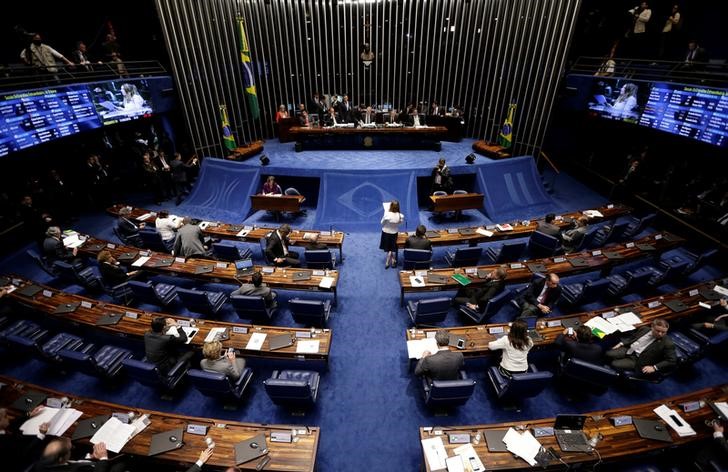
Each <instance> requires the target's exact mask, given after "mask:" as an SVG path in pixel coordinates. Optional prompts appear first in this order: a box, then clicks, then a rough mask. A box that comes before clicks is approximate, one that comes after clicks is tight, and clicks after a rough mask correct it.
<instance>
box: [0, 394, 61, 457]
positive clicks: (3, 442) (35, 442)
mask: <svg viewBox="0 0 728 472" xmlns="http://www.w3.org/2000/svg"><path fill="white" fill-rule="evenodd" d="M43 408H44V407H43V406H38V407H36V408H35V409H33V411H30V412H28V414H27V415H22V416H18V417H17V418H15V419H14V420H12V421H11V420H10V417H9V416H8V411H7V409H5V408H0V454H1V455H2V456H1V457H3V466H4V467H6V468H7V470H26V469H27V468H28V467H29V466H30V465H31V464H32V463H33V462H34V461H36V460H37V459H38V458H39V457H41V454H42V452H43V448H44V447H45V445H46V442H47V439H48V438H47V436H46V434H47V433H48V428H49V427H50V423H43V424H41V425H40V426H39V427H38V434H37V435H35V436H30V435H24V434H22V432H21V431H20V426H21V425H22V424H23V423H24V422H25V421H26V420H27V419H28V418H29V417H31V418H32V417H33V416H36V415H37V414H39V413H40V412H41V411H43Z"/></svg>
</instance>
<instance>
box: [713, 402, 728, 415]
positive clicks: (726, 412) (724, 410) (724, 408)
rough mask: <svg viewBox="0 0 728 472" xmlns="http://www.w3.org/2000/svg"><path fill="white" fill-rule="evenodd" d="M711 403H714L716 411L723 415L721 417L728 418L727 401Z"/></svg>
mask: <svg viewBox="0 0 728 472" xmlns="http://www.w3.org/2000/svg"><path fill="white" fill-rule="evenodd" d="M713 405H715V407H716V408H717V409H718V411H720V413H721V415H723V417H725V418H728V403H726V402H715V403H713Z"/></svg>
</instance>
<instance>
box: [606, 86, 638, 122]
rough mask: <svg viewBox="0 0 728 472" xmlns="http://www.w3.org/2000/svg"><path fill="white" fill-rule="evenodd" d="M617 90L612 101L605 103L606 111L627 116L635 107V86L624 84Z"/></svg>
mask: <svg viewBox="0 0 728 472" xmlns="http://www.w3.org/2000/svg"><path fill="white" fill-rule="evenodd" d="M619 92H620V93H619V96H618V97H617V99H616V100H615V101H614V103H613V104H611V105H607V111H609V113H611V114H612V115H624V116H629V115H631V114H632V112H633V111H634V109H635V108H637V86H636V85H635V84H630V83H628V84H624V85H623V86H622V88H621V89H620V91H619Z"/></svg>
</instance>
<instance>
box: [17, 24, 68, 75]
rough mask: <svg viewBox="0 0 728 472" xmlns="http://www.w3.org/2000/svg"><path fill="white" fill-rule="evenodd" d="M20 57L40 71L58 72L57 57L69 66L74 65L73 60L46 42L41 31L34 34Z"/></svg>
mask: <svg viewBox="0 0 728 472" xmlns="http://www.w3.org/2000/svg"><path fill="white" fill-rule="evenodd" d="M20 58H21V59H22V60H23V62H25V63H26V64H27V65H29V66H33V67H36V68H38V70H39V71H40V72H50V73H51V74H55V73H56V72H58V67H57V64H56V59H60V60H61V61H63V62H64V63H65V64H66V65H68V66H72V65H73V62H71V61H69V60H68V59H66V56H64V55H63V54H61V53H60V52H58V51H56V50H55V49H53V48H52V47H50V46H48V45H47V44H44V43H43V38H42V37H41V35H40V34H39V33H36V34H34V35H33V39H32V40H31V43H30V45H29V46H28V47H27V48H25V49H23V51H22V52H21V53H20Z"/></svg>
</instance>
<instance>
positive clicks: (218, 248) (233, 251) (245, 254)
mask: <svg viewBox="0 0 728 472" xmlns="http://www.w3.org/2000/svg"><path fill="white" fill-rule="evenodd" d="M212 254H213V255H214V256H215V257H216V258H217V259H220V260H223V261H237V260H240V259H249V258H250V257H251V256H252V255H253V252H252V251H251V250H250V249H249V248H247V247H246V248H245V249H242V250H241V249H240V248H238V247H237V246H236V245H235V244H233V243H231V242H229V241H220V242H219V243H212Z"/></svg>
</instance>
